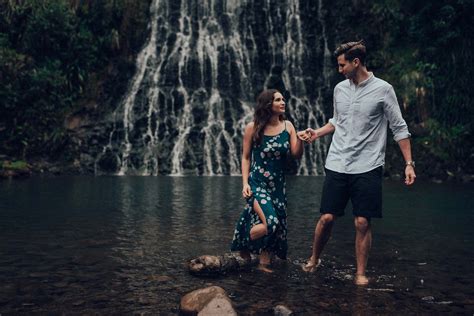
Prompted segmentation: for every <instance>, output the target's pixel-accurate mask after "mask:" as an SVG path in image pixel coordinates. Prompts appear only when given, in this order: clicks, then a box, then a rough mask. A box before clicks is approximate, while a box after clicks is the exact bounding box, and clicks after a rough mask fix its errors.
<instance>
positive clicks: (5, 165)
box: [1, 160, 29, 170]
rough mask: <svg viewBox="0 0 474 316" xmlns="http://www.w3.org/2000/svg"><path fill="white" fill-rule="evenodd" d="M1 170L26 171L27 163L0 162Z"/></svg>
mask: <svg viewBox="0 0 474 316" xmlns="http://www.w3.org/2000/svg"><path fill="white" fill-rule="evenodd" d="M1 169H5V170H28V169H29V168H28V163H27V162H26V161H23V160H18V161H2V163H1Z"/></svg>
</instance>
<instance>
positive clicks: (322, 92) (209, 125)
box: [70, 0, 334, 175]
mask: <svg viewBox="0 0 474 316" xmlns="http://www.w3.org/2000/svg"><path fill="white" fill-rule="evenodd" d="M150 10H151V11H150V12H151V14H150V16H151V20H150V30H151V32H150V38H149V39H148V41H147V42H146V43H145V45H144V48H143V50H142V51H141V52H140V53H139V55H138V57H137V61H136V73H135V76H134V77H133V79H132V80H131V82H130V84H129V89H128V92H127V94H126V95H125V96H116V99H117V105H116V109H115V111H114V112H113V113H109V114H108V115H107V116H106V117H104V118H102V119H98V120H97V121H96V122H90V125H88V126H81V133H80V134H81V135H78V137H77V139H75V141H76V143H78V144H80V145H78V146H77V148H78V150H80V151H81V164H82V168H83V170H85V171H92V172H94V173H96V174H140V175H157V174H170V173H171V174H189V173H191V174H199V175H202V174H205V175H213V174H240V155H241V145H242V144H241V142H242V133H243V129H244V126H245V124H246V123H248V122H250V121H251V120H252V115H253V107H254V104H255V99H256V96H257V94H258V93H259V92H260V91H261V90H263V89H264V88H277V89H279V90H280V91H281V92H282V93H283V94H284V95H285V97H286V98H287V99H288V104H287V117H288V118H289V119H291V120H292V121H293V122H294V123H295V125H296V128H297V129H302V128H306V127H307V126H311V127H318V126H321V125H323V124H324V123H325V122H326V121H327V119H326V116H325V114H324V111H323V104H325V103H329V104H330V103H331V100H332V98H331V93H332V89H331V86H330V82H329V76H330V74H331V73H334V72H331V71H329V69H331V67H332V64H331V59H332V56H331V54H330V52H329V50H328V40H327V37H326V33H325V29H326V27H325V25H326V24H327V23H326V21H325V20H324V14H323V13H324V12H325V11H324V8H323V6H322V0H320V1H319V2H315V1H310V0H300V1H294V2H292V1H290V2H273V3H269V2H264V3H255V2H254V1H250V0H247V1H224V2H215V1H208V0H205V1H197V0H194V1H181V2H174V1H157V0H154V1H152V5H151V8H150ZM70 125H71V127H75V126H76V125H77V124H76V125H74V124H72V123H71V124H70ZM325 141H326V140H324V141H322V142H318V144H312V145H311V146H307V150H306V152H305V158H304V159H303V160H302V161H301V163H300V164H299V165H295V164H293V171H294V172H296V171H298V172H299V173H301V174H321V173H322V172H323V170H322V163H321V162H322V157H324V156H325V151H326V143H325Z"/></svg>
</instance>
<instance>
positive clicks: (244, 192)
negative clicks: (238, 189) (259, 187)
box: [242, 184, 252, 199]
mask: <svg viewBox="0 0 474 316" xmlns="http://www.w3.org/2000/svg"><path fill="white" fill-rule="evenodd" d="M242 196H243V197H244V198H245V199H246V198H249V197H251V196H252V189H251V188H250V185H249V184H244V185H243V187H242Z"/></svg>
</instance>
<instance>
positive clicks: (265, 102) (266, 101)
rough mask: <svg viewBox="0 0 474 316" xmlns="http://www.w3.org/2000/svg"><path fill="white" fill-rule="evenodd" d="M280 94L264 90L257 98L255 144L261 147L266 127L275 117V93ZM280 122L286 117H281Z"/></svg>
mask: <svg viewBox="0 0 474 316" xmlns="http://www.w3.org/2000/svg"><path fill="white" fill-rule="evenodd" d="M277 92H280V91H278V90H276V89H268V90H263V91H262V92H261V93H260V94H259V96H258V98H257V106H256V107H255V113H254V116H253V137H252V139H253V143H254V144H255V145H257V146H258V145H260V143H261V142H262V139H263V132H264V130H265V126H266V125H267V124H268V122H269V121H270V118H271V117H272V115H273V111H272V105H273V99H274V95H275V93H277ZM279 119H280V121H283V120H284V119H285V116H284V115H280V117H279Z"/></svg>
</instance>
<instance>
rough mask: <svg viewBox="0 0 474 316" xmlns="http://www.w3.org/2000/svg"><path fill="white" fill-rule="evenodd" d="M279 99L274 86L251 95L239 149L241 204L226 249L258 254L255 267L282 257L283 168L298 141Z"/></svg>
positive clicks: (298, 148) (297, 154)
mask: <svg viewBox="0 0 474 316" xmlns="http://www.w3.org/2000/svg"><path fill="white" fill-rule="evenodd" d="M284 115H285V99H284V98H283V95H282V94H281V93H280V92H279V91H277V90H274V89H269V90H264V91H263V92H262V93H260V95H259V96H258V98H257V106H256V108H255V113H254V120H253V122H251V123H249V124H247V126H246V127H245V132H244V140H243V150H242V195H243V197H244V198H245V199H247V205H246V207H245V209H244V211H243V212H242V215H241V216H240V219H239V220H238V222H237V225H236V228H235V232H234V239H233V241H232V246H231V250H232V251H240V255H241V256H242V257H243V258H244V259H246V260H249V259H250V253H256V254H259V269H260V270H262V271H265V272H272V270H270V269H269V268H268V266H269V264H270V261H271V255H272V254H276V255H277V256H278V257H280V258H281V259H285V258H286V253H287V249H288V245H287V241H286V231H287V227H286V193H285V177H284V169H285V165H286V158H287V157H288V155H289V154H291V155H292V156H293V157H294V158H296V159H299V158H300V157H301V155H302V154H303V145H302V142H301V140H300V139H298V137H297V136H296V131H295V128H294V126H293V124H291V122H289V121H286V120H285V116H284Z"/></svg>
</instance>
